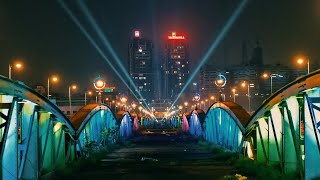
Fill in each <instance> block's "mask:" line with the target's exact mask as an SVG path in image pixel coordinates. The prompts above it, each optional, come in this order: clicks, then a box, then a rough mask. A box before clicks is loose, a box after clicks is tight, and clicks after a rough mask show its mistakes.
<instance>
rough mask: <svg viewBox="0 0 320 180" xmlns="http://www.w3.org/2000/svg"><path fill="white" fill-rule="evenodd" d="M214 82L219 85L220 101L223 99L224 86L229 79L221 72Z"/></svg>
mask: <svg viewBox="0 0 320 180" xmlns="http://www.w3.org/2000/svg"><path fill="white" fill-rule="evenodd" d="M214 83H215V85H216V86H218V87H219V96H220V97H219V101H222V88H223V87H224V86H225V85H226V83H227V79H226V77H225V76H224V75H222V74H219V75H218V77H217V79H216V80H215V81H214Z"/></svg>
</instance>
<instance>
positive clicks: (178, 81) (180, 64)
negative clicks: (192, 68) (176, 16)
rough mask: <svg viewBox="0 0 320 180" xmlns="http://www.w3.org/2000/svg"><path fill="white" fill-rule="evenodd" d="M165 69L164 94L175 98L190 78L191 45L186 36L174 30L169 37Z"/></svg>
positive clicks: (166, 46) (166, 47)
mask: <svg viewBox="0 0 320 180" xmlns="http://www.w3.org/2000/svg"><path fill="white" fill-rule="evenodd" d="M163 69H164V93H163V94H164V96H165V98H166V99H172V100H174V99H175V98H176V97H177V96H178V94H179V93H180V91H181V89H182V88H183V86H184V85H185V84H186V81H187V80H188V78H189V46H188V43H187V40H186V37H185V36H183V35H177V34H176V32H172V34H171V35H169V36H168V37H167V41H166V45H165V62H164V66H163Z"/></svg>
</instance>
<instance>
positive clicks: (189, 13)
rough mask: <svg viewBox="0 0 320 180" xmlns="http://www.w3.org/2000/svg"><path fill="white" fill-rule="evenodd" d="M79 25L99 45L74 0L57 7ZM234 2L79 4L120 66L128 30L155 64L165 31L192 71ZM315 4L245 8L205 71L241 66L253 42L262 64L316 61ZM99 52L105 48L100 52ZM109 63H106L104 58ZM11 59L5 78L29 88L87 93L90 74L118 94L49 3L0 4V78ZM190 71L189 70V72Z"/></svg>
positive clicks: (318, 11)
mask: <svg viewBox="0 0 320 180" xmlns="http://www.w3.org/2000/svg"><path fill="white" fill-rule="evenodd" d="M65 2H66V3H67V4H68V6H69V7H70V8H71V9H72V10H73V12H74V13H75V14H76V15H77V17H78V18H80V20H81V22H82V23H83V25H84V26H85V27H86V28H87V29H88V30H89V32H90V33H91V34H92V35H93V36H94V37H95V40H96V41H99V38H98V36H96V35H95V33H94V31H92V29H91V27H90V26H89V24H88V23H87V22H86V21H85V19H84V18H83V14H82V13H81V12H80V11H79V8H78V6H77V4H76V3H74V1H71V0H70V1H65ZM239 2H240V1H236V0H220V1H217V0H135V1H133V0H127V1H121V0H115V1H111V0H107V1H102V0H90V1H85V3H86V4H87V5H88V7H89V9H90V10H91V12H92V13H93V15H94V17H95V19H96V21H97V22H98V23H99V25H100V27H101V28H102V30H103V32H104V33H105V35H106V36H107V38H108V39H109V41H110V42H111V43H112V46H113V48H114V50H115V51H116V52H117V54H118V56H119V57H120V58H121V59H122V60H123V64H124V66H127V48H128V42H129V40H130V37H131V35H132V32H133V31H134V30H140V31H141V33H142V36H144V37H146V38H148V39H150V40H152V41H153V42H154V48H155V52H156V61H159V62H160V60H161V52H162V51H163V47H164V42H165V41H164V40H165V38H166V36H167V35H168V34H169V33H170V32H171V31H176V32H177V34H179V32H181V33H183V34H185V35H186V37H187V39H188V41H189V44H190V56H191V64H192V65H196V64H197V62H199V60H200V59H201V57H202V56H203V54H204V53H205V52H206V50H207V48H208V47H209V46H210V44H211V43H212V42H213V41H214V39H215V38H216V37H217V35H218V34H219V32H220V31H221V28H222V27H223V25H224V24H225V22H226V21H227V19H228V18H229V16H230V15H231V14H232V12H233V11H234V10H235V8H236V7H237V5H238V3H239ZM319 32H320V1H319V0H308V1H305V0H264V1H263V0H255V1H253V0H252V1H249V3H248V5H247V7H246V8H245V9H244V10H243V12H242V14H241V16H240V17H239V18H238V20H237V21H236V23H235V24H234V26H232V29H231V30H230V31H229V33H228V34H227V35H226V38H225V39H224V40H223V42H222V43H221V44H220V46H219V48H218V49H217V50H216V51H215V52H214V54H212V56H211V58H210V60H209V61H208V63H209V64H215V65H216V66H218V67H223V66H224V65H226V64H239V63H240V62H241V44H242V42H243V41H246V43H247V47H248V51H249V54H250V53H251V51H252V48H253V47H254V46H255V42H256V41H257V40H259V41H260V43H261V45H262V47H263V49H264V62H265V63H266V64H271V63H283V64H287V65H292V62H293V58H294V57H295V56H296V55H297V54H301V55H308V56H309V58H310V61H311V64H312V63H316V62H320V60H319V58H320V48H319V42H320V33H319ZM104 51H105V52H107V50H106V49H104ZM108 57H109V58H110V60H111V61H113V59H112V58H111V56H108ZM15 58H20V59H22V61H23V62H24V66H25V68H24V69H23V71H22V72H17V71H13V73H12V77H13V79H18V80H21V81H23V82H25V83H26V84H28V85H29V86H32V85H33V84H35V83H37V82H40V83H43V84H46V81H47V78H48V76H49V75H51V74H59V75H60V78H61V80H62V81H60V83H59V84H58V85H54V86H52V89H53V90H54V91H60V92H62V93H65V94H67V90H68V85H69V84H71V83H73V82H74V83H76V84H78V85H79V86H80V88H81V89H86V88H91V87H92V85H91V84H92V81H93V79H94V78H95V77H96V75H98V74H101V75H102V76H103V77H105V78H106V80H107V81H108V82H109V83H110V84H112V85H116V86H117V87H121V86H120V85H119V84H120V83H119V79H118V78H117V77H116V76H115V74H114V73H113V72H112V71H111V69H110V68H109V67H108V64H107V63H106V62H105V61H104V60H103V59H102V58H101V57H100V55H99V54H98V53H97V51H96V50H95V48H93V46H92V45H91V44H90V43H89V41H88V40H87V39H86V38H85V36H84V35H83V34H82V33H81V31H80V30H79V28H78V27H77V26H76V25H75V24H74V23H73V22H72V21H71V19H70V18H69V17H68V15H67V14H66V13H65V12H64V10H63V9H62V8H61V6H60V5H59V3H58V2H57V1H6V2H1V4H0V62H1V67H0V74H1V75H5V76H7V74H8V64H9V63H12V62H13V61H14V59H15ZM190 70H191V71H192V67H191V68H190Z"/></svg>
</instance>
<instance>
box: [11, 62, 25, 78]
mask: <svg viewBox="0 0 320 180" xmlns="http://www.w3.org/2000/svg"><path fill="white" fill-rule="evenodd" d="M13 67H14V68H16V69H21V68H22V63H19V62H18V63H15V64H14V65H13ZM11 71H12V65H11V64H9V79H11Z"/></svg>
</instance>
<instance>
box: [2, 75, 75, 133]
mask: <svg viewBox="0 0 320 180" xmlns="http://www.w3.org/2000/svg"><path fill="white" fill-rule="evenodd" d="M0 94H1V95H9V96H13V97H17V98H19V99H23V100H28V101H30V102H32V103H34V104H37V105H38V106H40V107H41V108H43V109H45V110H47V111H48V112H50V113H51V114H52V115H54V116H55V117H56V118H57V121H60V122H61V123H63V124H64V125H65V126H66V127H67V128H68V130H69V132H70V133H71V134H75V128H74V126H73V125H72V123H71V122H70V120H69V119H68V118H67V117H66V115H64V114H63V112H62V111H61V110H60V109H59V108H58V107H57V106H56V105H55V104H53V103H52V102H51V101H50V100H49V99H47V98H46V97H44V96H42V95H41V94H39V93H38V92H36V91H35V90H33V89H32V88H30V87H28V86H27V85H25V84H24V83H22V82H21V81H15V80H11V79H8V78H6V77H4V76H1V75H0Z"/></svg>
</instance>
